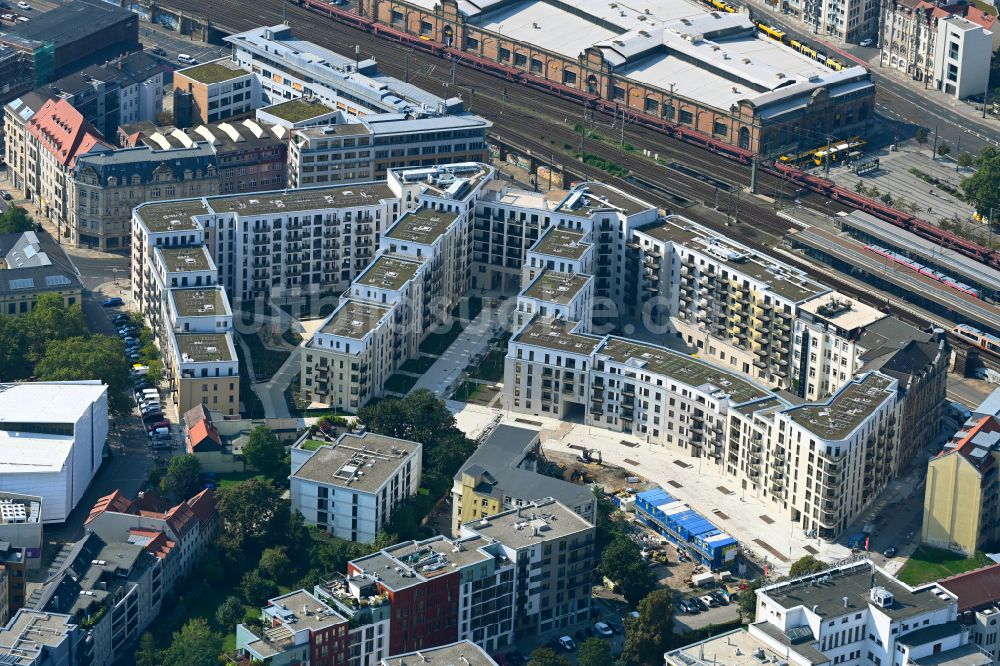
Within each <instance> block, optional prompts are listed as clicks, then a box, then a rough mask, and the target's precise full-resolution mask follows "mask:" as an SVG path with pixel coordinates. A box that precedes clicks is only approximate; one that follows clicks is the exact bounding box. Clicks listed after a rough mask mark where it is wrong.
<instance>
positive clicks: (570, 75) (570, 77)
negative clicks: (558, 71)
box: [563, 69, 576, 86]
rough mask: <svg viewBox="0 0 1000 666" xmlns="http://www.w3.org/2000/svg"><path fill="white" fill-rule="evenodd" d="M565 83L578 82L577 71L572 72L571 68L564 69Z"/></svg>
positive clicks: (572, 83) (573, 83)
mask: <svg viewBox="0 0 1000 666" xmlns="http://www.w3.org/2000/svg"><path fill="white" fill-rule="evenodd" d="M563 83H565V84H566V85H570V86H571V85H575V84H576V72H571V71H569V70H565V69H564V70H563Z"/></svg>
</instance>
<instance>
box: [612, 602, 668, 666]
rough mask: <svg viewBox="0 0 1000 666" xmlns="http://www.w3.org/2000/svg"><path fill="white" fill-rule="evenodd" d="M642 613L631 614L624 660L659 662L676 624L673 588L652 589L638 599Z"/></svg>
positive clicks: (651, 665) (644, 663)
mask: <svg viewBox="0 0 1000 666" xmlns="http://www.w3.org/2000/svg"><path fill="white" fill-rule="evenodd" d="M638 610H639V617H637V618H629V620H628V621H627V623H626V626H625V649H624V650H623V651H622V661H624V662H625V663H626V664H635V665H636V666H638V665H639V664H642V666H659V665H660V664H662V663H663V653H664V652H666V650H667V647H669V645H670V636H671V634H672V632H673V625H674V603H673V601H672V600H671V598H670V590H668V589H666V588H661V589H658V590H654V591H653V592H650V593H649V594H648V595H647V596H646V598H645V599H643V600H642V601H640V602H639V609H638Z"/></svg>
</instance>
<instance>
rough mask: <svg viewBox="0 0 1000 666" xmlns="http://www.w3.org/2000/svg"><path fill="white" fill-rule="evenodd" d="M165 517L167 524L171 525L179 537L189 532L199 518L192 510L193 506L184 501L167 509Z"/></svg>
mask: <svg viewBox="0 0 1000 666" xmlns="http://www.w3.org/2000/svg"><path fill="white" fill-rule="evenodd" d="M164 518H165V519H166V521H167V525H170V529H172V530H173V531H174V534H176V535H177V536H178V537H181V536H184V535H185V534H187V533H188V530H190V529H191V528H192V527H194V524H195V521H196V520H198V518H197V516H195V515H194V512H193V511H191V508H190V507H188V505H187V504H185V503H183V502H181V503H180V504H178V505H177V506H175V507H173V508H172V509H170V510H169V511H167V513H166V514H165V515H164Z"/></svg>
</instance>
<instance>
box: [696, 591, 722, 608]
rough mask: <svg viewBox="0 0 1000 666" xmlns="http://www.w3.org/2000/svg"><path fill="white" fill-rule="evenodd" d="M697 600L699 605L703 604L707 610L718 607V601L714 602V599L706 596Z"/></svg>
mask: <svg viewBox="0 0 1000 666" xmlns="http://www.w3.org/2000/svg"><path fill="white" fill-rule="evenodd" d="M699 599H700V600H701V603H703V604H705V605H706V606H708V607H709V608H715V607H716V606H718V605H719V602H718V601H716V600H715V599H714V598H712V597H710V596H709V595H707V594H706V595H704V596H702V597H699Z"/></svg>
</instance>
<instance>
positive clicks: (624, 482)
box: [545, 451, 653, 495]
mask: <svg viewBox="0 0 1000 666" xmlns="http://www.w3.org/2000/svg"><path fill="white" fill-rule="evenodd" d="M582 453H583V452H582V451H581V452H580V454H582ZM545 457H546V458H547V459H548V460H550V461H552V462H554V463H556V464H558V465H559V466H561V467H563V468H564V469H565V470H566V475H565V479H566V480H567V481H575V482H582V483H596V484H597V485H599V486H600V487H601V488H603V489H604V492H606V493H608V494H610V495H614V494H617V493H620V492H622V491H624V490H626V489H627V488H632V489H634V490H646V489H648V488H650V487H651V486H652V485H653V484H651V483H650V482H648V481H646V480H645V479H644V478H642V477H637V476H634V475H633V474H631V473H630V472H628V471H627V470H625V469H623V468H621V467H616V466H614V465H604V464H598V463H583V462H580V461H579V460H577V457H578V456H577V455H571V454H567V453H562V452H559V451H546V452H545ZM629 479H639V481H638V482H636V481H633V482H631V483H630V482H629Z"/></svg>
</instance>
